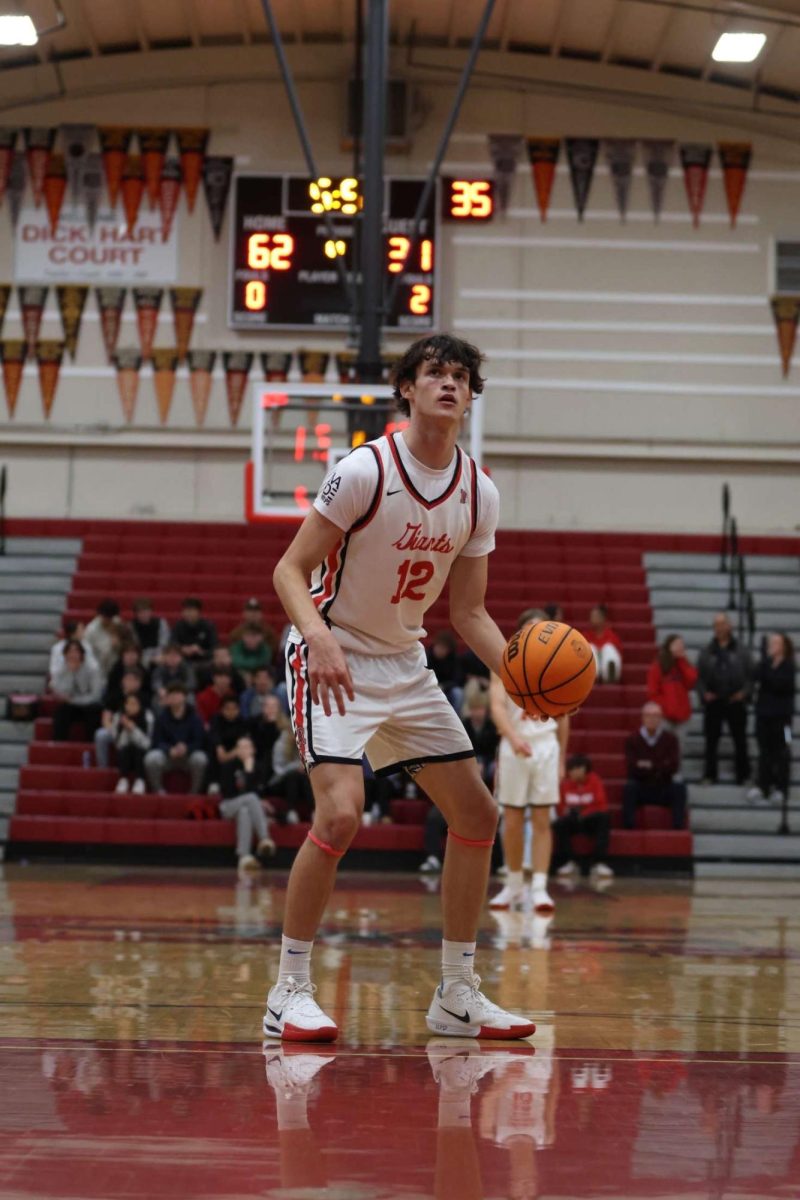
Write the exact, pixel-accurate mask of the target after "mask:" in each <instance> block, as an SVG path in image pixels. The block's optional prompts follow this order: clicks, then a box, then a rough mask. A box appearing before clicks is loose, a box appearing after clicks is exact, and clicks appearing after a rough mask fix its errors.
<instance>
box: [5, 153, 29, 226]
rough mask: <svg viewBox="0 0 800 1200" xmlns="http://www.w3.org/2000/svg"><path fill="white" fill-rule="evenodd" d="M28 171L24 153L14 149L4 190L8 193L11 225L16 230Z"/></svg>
mask: <svg viewBox="0 0 800 1200" xmlns="http://www.w3.org/2000/svg"><path fill="white" fill-rule="evenodd" d="M27 176H28V172H27V170H26V167H25V155H24V154H23V152H22V151H21V150H15V151H14V155H13V157H12V159H11V174H10V175H9V177H8V185H7V187H6V191H7V193H8V209H9V212H10V214H11V227H12V229H14V230H16V228H17V223H18V221H19V214H20V212H21V211H22V197H23V196H24V195H25V188H26V186H27V182H28V177H27Z"/></svg>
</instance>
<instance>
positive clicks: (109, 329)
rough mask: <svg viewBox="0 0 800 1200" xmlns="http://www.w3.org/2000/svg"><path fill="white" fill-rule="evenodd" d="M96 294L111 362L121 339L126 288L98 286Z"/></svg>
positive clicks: (105, 343)
mask: <svg viewBox="0 0 800 1200" xmlns="http://www.w3.org/2000/svg"><path fill="white" fill-rule="evenodd" d="M94 294H95V298H96V300H97V308H98V310H99V312H100V333H101V334H102V336H103V345H104V346H105V348H106V356H107V358H108V360H109V362H111V360H112V359H113V357H114V351H115V350H116V348H117V340H118V339H119V326H120V322H121V320H122V309H123V306H124V304H125V288H121V287H98V288H95V289H94Z"/></svg>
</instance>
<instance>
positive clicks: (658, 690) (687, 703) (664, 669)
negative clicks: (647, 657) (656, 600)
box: [647, 633, 697, 752]
mask: <svg viewBox="0 0 800 1200" xmlns="http://www.w3.org/2000/svg"><path fill="white" fill-rule="evenodd" d="M696 683H697V668H696V667H693V666H692V664H691V663H690V662H689V659H688V658H687V656H686V643H685V642H684V640H683V638H682V637H681V635H680V634H679V633H671V634H669V636H668V637H665V638H664V641H663V642H662V643H661V648H660V649H659V652H658V656H657V657H656V658H655V659H654V661H653V662H652V663H651V664H650V669H649V670H648V672H647V699H648V700H652V701H653V703H654V704H657V705H658V706H659V707H660V709H661V711H662V712H663V714H664V719H665V720H666V722H667V725H668V726H669V728H670V729H671V730H672V732H673V733H674V734H675V735H676V737H677V739H678V743H679V745H680V747H681V752H683V749H684V745H685V742H684V738H685V731H686V725H687V722H688V720H689V718H690V717H691V715H692V695H691V693H692V688H693V687H694V685H695V684H696Z"/></svg>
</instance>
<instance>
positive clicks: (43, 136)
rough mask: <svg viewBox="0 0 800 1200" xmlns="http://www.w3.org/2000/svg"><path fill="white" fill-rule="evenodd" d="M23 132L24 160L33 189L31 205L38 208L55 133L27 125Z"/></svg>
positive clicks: (52, 130)
mask: <svg viewBox="0 0 800 1200" xmlns="http://www.w3.org/2000/svg"><path fill="white" fill-rule="evenodd" d="M23 132H24V135H25V158H26V160H27V163H28V174H29V175H30V177H31V187H32V189H33V203H34V204H35V206H36V208H38V207H39V205H40V204H41V203H42V197H43V196H44V177H45V175H46V174H47V165H48V163H49V162H50V155H51V153H52V150H53V142H54V141H55V140H56V131H55V129H46V128H44V127H41V126H38V125H28V126H26V128H25V129H24V131H23Z"/></svg>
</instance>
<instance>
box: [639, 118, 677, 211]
mask: <svg viewBox="0 0 800 1200" xmlns="http://www.w3.org/2000/svg"><path fill="white" fill-rule="evenodd" d="M642 149H643V151H644V169H645V174H646V175H647V189H648V191H649V193H650V207H651V209H652V210H653V219H654V220H655V221H658V220H659V219H660V217H661V210H662V208H663V206H664V193H665V192H666V190H667V180H668V179H669V169H670V166H671V164H672V155H673V153H674V151H675V143H674V142H672V141H668V140H667V139H665V138H649V139H647V140H645V141H643V142H642Z"/></svg>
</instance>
